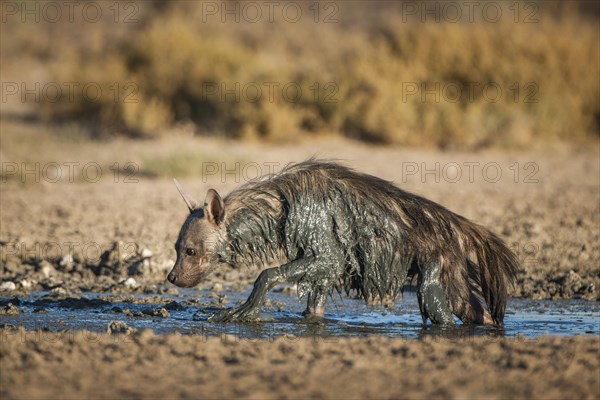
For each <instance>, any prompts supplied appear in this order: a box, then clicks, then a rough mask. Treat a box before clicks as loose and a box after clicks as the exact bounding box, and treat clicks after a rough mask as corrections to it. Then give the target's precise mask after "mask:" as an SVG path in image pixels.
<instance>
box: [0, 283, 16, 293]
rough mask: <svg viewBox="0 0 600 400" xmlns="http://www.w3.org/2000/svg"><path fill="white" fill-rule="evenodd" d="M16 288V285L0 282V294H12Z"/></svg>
mask: <svg viewBox="0 0 600 400" xmlns="http://www.w3.org/2000/svg"><path fill="white" fill-rule="evenodd" d="M16 288H17V285H15V283H14V282H11V281H6V282H2V284H0V292H12V291H13V290H15V289H16Z"/></svg>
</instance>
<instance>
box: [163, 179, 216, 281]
mask: <svg viewBox="0 0 600 400" xmlns="http://www.w3.org/2000/svg"><path fill="white" fill-rule="evenodd" d="M175 185H176V186H177V189H179V193H181V196H182V197H183V200H185V203H186V204H187V206H188V208H189V210H190V214H189V215H188V217H187V218H186V220H185V222H184V223H183V226H182V227H181V231H180V232H179V237H178V238H177V242H176V243H175V250H176V251H177V261H175V265H174V266H173V269H172V270H171V272H169V275H168V276H167V279H168V280H169V282H171V283H173V284H175V285H177V286H180V287H192V286H195V285H197V284H198V283H200V281H201V280H202V278H204V277H205V276H207V275H208V274H209V273H210V272H212V271H213V270H214V269H215V268H216V267H218V266H219V264H221V262H220V261H219V257H218V255H217V253H216V246H217V244H218V240H219V238H220V237H221V236H222V233H221V232H222V231H223V229H222V228H223V225H224V224H223V218H224V217H225V205H224V203H223V200H222V199H221V196H219V194H218V193H217V192H216V191H215V190H213V189H210V190H209V191H208V193H207V194H206V200H205V201H204V206H201V205H200V203H199V202H198V201H196V200H195V199H194V198H193V197H192V196H191V195H190V194H189V193H187V192H186V191H185V190H183V188H182V187H181V186H180V185H179V183H178V182H177V181H175Z"/></svg>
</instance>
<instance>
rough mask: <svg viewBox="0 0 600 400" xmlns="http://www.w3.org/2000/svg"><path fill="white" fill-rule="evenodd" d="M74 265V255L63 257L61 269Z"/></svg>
mask: <svg viewBox="0 0 600 400" xmlns="http://www.w3.org/2000/svg"><path fill="white" fill-rule="evenodd" d="M72 263H73V255H72V254H65V255H64V256H63V258H62V259H61V260H60V262H59V265H60V266H61V267H66V266H69V265H71V264H72Z"/></svg>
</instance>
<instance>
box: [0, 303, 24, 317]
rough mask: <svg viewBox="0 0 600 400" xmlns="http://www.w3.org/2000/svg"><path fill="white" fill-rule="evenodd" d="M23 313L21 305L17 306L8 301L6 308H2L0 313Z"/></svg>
mask: <svg viewBox="0 0 600 400" xmlns="http://www.w3.org/2000/svg"><path fill="white" fill-rule="evenodd" d="M17 314H21V310H19V307H17V306H15V305H14V304H13V303H8V304H7V305H6V306H4V308H2V309H0V315H17Z"/></svg>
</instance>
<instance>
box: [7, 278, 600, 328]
mask: <svg viewBox="0 0 600 400" xmlns="http://www.w3.org/2000/svg"><path fill="white" fill-rule="evenodd" d="M248 294H249V289H248V291H246V292H233V291H222V292H219V293H218V294H215V293H211V292H210V291H208V290H204V291H199V290H180V294H179V295H154V294H152V295H144V294H136V295H111V294H100V293H81V294H79V295H77V297H67V298H56V297H52V296H49V295H48V293H43V292H39V293H30V294H29V295H28V296H27V297H21V298H18V299H15V298H11V297H0V306H1V309H2V310H3V314H2V315H0V325H3V326H23V327H25V328H26V329H28V330H37V329H41V330H46V331H52V332H60V331H69V330H81V329H85V330H89V331H96V332H104V331H106V330H107V328H108V326H109V324H111V322H113V321H121V322H122V323H124V324H125V325H126V326H127V327H130V328H133V329H137V330H139V329H152V330H153V331H154V332H155V333H158V334H168V333H173V332H179V333H181V334H201V335H208V336H219V335H223V334H229V335H235V336H236V337H238V338H245V339H257V338H262V339H269V338H275V337H277V336H281V335H289V336H315V337H321V338H327V337H336V336H355V337H359V336H370V335H380V336H389V337H404V338H407V339H416V338H420V337H423V336H427V335H436V336H444V337H449V338H458V337H465V336H471V335H476V336H483V335H488V336H501V335H504V336H508V337H517V336H518V337H529V338H535V337H539V336H542V335H577V334H587V335H600V304H599V303H597V302H587V301H582V300H560V301H547V300H544V301H535V300H522V299H511V300H510V301H509V303H508V307H507V311H506V318H505V326H504V328H503V329H500V328H497V327H490V326H487V327H472V326H461V325H457V326H456V327H452V328H440V327H432V326H428V327H426V328H423V327H422V325H421V316H420V314H419V307H418V304H417V299H416V295H415V294H414V292H407V293H405V296H404V299H403V300H399V301H397V302H396V303H395V305H394V306H393V307H391V308H383V307H373V306H368V305H365V304H364V302H362V301H361V300H356V299H348V298H341V297H339V296H337V295H334V296H333V297H332V298H330V299H329V302H328V308H327V311H326V313H325V318H324V319H318V320H312V321H308V320H306V319H305V318H303V317H302V315H301V313H302V311H303V305H304V302H302V301H299V300H298V297H297V295H295V294H288V293H285V292H272V293H270V294H269V301H268V303H267V304H266V305H265V306H264V307H263V308H262V312H261V315H260V317H261V322H258V323H213V322H210V321H208V318H209V317H210V316H211V315H212V314H214V313H216V312H218V311H220V310H221V309H223V308H224V307H231V306H235V305H237V304H239V303H240V302H243V301H244V300H245V299H246V297H247V295H248ZM8 303H12V304H13V306H16V308H14V307H11V306H9V305H8ZM17 312H18V313H17ZM119 325H120V326H124V325H123V324H121V323H119Z"/></svg>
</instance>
